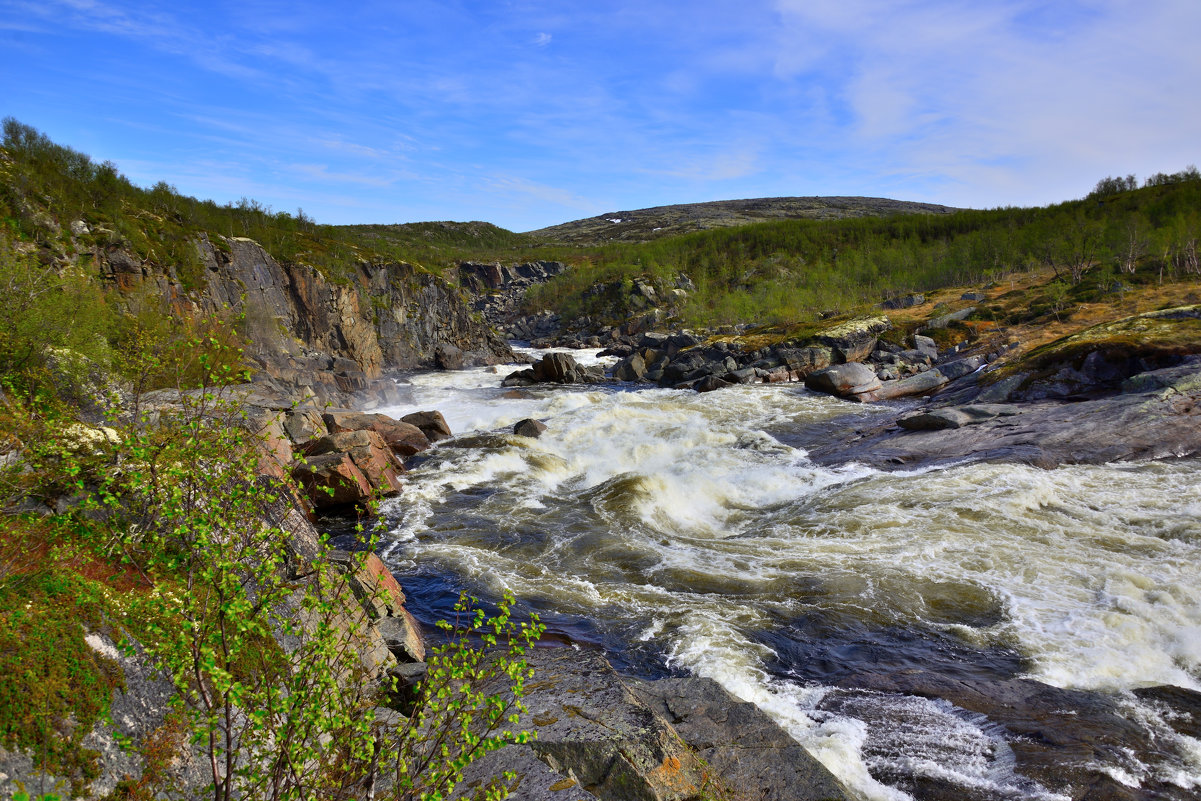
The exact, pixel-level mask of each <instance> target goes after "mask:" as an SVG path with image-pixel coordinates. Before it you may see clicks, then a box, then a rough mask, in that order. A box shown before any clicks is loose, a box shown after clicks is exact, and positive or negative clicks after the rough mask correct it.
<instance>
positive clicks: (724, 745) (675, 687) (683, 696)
mask: <svg viewBox="0 0 1201 801" xmlns="http://www.w3.org/2000/svg"><path fill="white" fill-rule="evenodd" d="M631 689H632V690H633V692H634V694H635V695H636V696H638V698H639V699H640V700H642V702H643V703H645V704H646V705H647V706H649V707H650V708H651V709H652V710H653V711H654V712H656V713H657V714H659V715H660V716H661V717H663V718H664V719H665V720H666V721H667V722H668V723H670V724H671V725H672V727H673V728H674V729H675V730H676V731H677V732H678V733H679V735H680V737H682V738H683V739H684V742H685V743H687V744H688V745H689V746H690V747H692V748H694V749H696V751H697V753H698V755H699V756H700V757H701V759H703V760H704V761H705V762H706V763H707V764H708V765H709V767H710V768H712V769H713V771H714V772H715V773H716V774H717V776H716V781H715V782H714V784H715V787H714V790H715V792H714V793H713V795H714V796H715V797H718V798H722V797H727V796H726V795H725V794H726V793H728V794H729V796H728V797H734V798H770V799H775V800H776V801H836V799H848V798H850V797H851V796H850V795H849V793H848V792H847V789H846V788H845V787H844V786H843V785H842V783H841V782H839V781H838V779H837V778H835V777H834V775H833V774H831V773H830V771H829V770H828V769H827V768H826V767H825V766H824V765H822V764H821V763H820V762H818V761H817V760H816V759H815V758H814V757H813V756H812V755H810V754H809V752H808V751H806V750H805V749H804V748H803V747H802V746H801V745H800V744H799V743H797V741H796V740H794V739H792V737H790V736H789V735H788V733H787V732H785V731H784V730H783V729H781V728H780V726H779V725H778V724H776V722H775V721H773V720H772V719H771V718H770V717H768V716H767V714H766V713H764V712H763V710H761V709H759V708H758V707H757V706H755V705H754V704H750V703H746V702H745V701H739V700H738V699H736V698H734V697H733V696H732V695H730V693H728V692H727V691H726V690H725V689H724V688H723V687H722V686H721V685H719V684H718V683H717V682H715V681H713V680H712V679H705V678H674V679H660V680H659V681H651V682H636V683H635V682H631ZM723 791H724V792H723Z"/></svg>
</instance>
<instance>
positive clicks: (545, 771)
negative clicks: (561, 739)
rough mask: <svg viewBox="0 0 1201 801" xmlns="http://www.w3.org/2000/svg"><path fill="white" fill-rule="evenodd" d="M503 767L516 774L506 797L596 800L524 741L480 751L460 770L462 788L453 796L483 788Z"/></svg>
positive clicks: (515, 800)
mask: <svg viewBox="0 0 1201 801" xmlns="http://www.w3.org/2000/svg"><path fill="white" fill-rule="evenodd" d="M506 771H511V772H512V773H514V774H516V776H517V777H518V779H517V782H516V784H517V786H516V787H515V788H513V790H512V791H511V792H510V793H509V795H508V801H596V799H597V797H596V796H595V795H593V794H592V793H590V792H588V791H587V790H585V789H584V788H583V787H582V786H581V785H580V782H579V781H578V780H577V779H575V778H572V777H571V776H569V775H565V774H563V773H560V772H558V771H555V770H552V769H551V768H550V767H549V766H547V764H546V763H545V762H543V761H542V760H540V759H539V758H538V756H537V755H536V754H535V753H534V749H533V748H531V747H530V746H528V745H510V746H507V747H505V748H502V749H501V750H499V751H492V752H490V753H487V754H484V755H483V756H482V757H480V758H479V759H477V760H475V761H474V762H472V763H471V764H470V765H468V766H467V767H466V768H465V769H464V770H463V782H462V784H461V785H460V787H461V788H463V789H462V792H461V793H460V792H459V791H456V794H455V798H471V797H472V796H471V793H473V792H475V791H477V790H480V789H483V788H484V787H486V786H487V785H488V783H489V782H490V781H492V780H494V779H496V778H497V777H500V776H503V774H504V773H505V772H506Z"/></svg>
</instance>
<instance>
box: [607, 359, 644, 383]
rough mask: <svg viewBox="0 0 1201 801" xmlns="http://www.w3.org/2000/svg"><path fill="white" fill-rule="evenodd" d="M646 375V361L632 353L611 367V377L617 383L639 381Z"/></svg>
mask: <svg viewBox="0 0 1201 801" xmlns="http://www.w3.org/2000/svg"><path fill="white" fill-rule="evenodd" d="M645 375H646V361H645V360H644V359H643V358H642V355H641V354H638V353H634V354H632V355H630V356H628V357H627V358H625V359H622V360H621V361H619V362H618V363H617V364H615V365H613V377H614V378H616V379H617V380H618V381H639V380H641V379H642V377H643V376H645Z"/></svg>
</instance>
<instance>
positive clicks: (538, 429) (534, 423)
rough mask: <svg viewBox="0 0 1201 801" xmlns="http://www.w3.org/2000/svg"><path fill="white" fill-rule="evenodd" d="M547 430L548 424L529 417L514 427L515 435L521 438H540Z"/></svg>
mask: <svg viewBox="0 0 1201 801" xmlns="http://www.w3.org/2000/svg"><path fill="white" fill-rule="evenodd" d="M545 430H546V423H543V422H541V421H539V420H534V419H533V418H530V417H527V418H526V419H524V420H522V421H521V422H519V423H517V425H515V426H513V433H514V434H516V435H517V436H519V437H534V438H537V437H540V436H542V432H543V431H545Z"/></svg>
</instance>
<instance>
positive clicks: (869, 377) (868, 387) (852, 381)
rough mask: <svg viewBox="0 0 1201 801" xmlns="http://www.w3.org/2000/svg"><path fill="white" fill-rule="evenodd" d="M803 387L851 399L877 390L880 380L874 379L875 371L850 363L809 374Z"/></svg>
mask: <svg viewBox="0 0 1201 801" xmlns="http://www.w3.org/2000/svg"><path fill="white" fill-rule="evenodd" d="M805 386H806V387H808V388H809V389H812V390H814V391H815V392H824V393H826V394H827V395H837V396H838V397H840V398H851V397H855V396H859V395H863V394H866V393H869V392H874V391H875V390H878V389H879V388H880V379H879V378H877V377H876V371H875V370H873V369H872V368H870V367H868V366H867V365H865V364H860V363H858V362H851V363H850V364H836V365H834V366H833V367H827V368H825V369H824V370H818V371H817V372H815V373H810V374H809V375H808V376H807V377H806V378H805Z"/></svg>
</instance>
